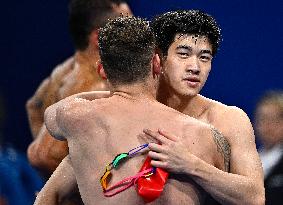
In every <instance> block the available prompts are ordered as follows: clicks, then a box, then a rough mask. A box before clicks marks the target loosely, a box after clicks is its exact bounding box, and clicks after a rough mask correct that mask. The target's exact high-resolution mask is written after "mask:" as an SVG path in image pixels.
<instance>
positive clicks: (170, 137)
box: [158, 129, 179, 142]
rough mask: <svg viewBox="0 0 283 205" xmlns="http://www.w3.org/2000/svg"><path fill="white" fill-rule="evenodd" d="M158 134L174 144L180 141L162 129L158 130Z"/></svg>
mask: <svg viewBox="0 0 283 205" xmlns="http://www.w3.org/2000/svg"><path fill="white" fill-rule="evenodd" d="M158 133H159V134H160V135H162V136H163V137H166V138H167V139H169V140H172V141H174V142H176V141H178V139H179V138H178V137H177V136H175V135H173V134H170V133H168V132H166V131H164V130H161V129H158Z"/></svg>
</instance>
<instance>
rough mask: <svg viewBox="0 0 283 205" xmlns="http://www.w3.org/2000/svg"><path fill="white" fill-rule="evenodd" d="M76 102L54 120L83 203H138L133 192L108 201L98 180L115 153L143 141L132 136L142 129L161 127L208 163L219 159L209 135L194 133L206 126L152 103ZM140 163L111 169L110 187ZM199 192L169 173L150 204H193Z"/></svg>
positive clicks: (118, 100)
mask: <svg viewBox="0 0 283 205" xmlns="http://www.w3.org/2000/svg"><path fill="white" fill-rule="evenodd" d="M78 101H79V103H77V102H76V100H75V102H73V103H72V104H71V105H68V106H66V107H65V108H63V109H62V111H63V113H62V118H61V119H62V120H59V121H60V122H61V125H60V126H61V128H62V129H63V130H64V131H65V133H66V135H68V145H69V151H70V156H71V159H72V163H73V167H74V170H75V173H76V176H77V180H78V184H79V187H80V188H81V194H82V196H83V198H84V200H85V203H90V202H91V201H92V200H94V199H96V201H97V200H99V201H100V203H99V204H104V203H107V204H111V203H113V204H114V203H116V202H117V200H118V198H119V201H121V200H122V201H123V200H125V199H127V200H126V201H125V202H124V203H123V204H127V203H128V204H133V203H137V204H143V202H142V200H141V199H140V198H139V197H137V194H136V193H135V190H134V189H130V190H127V191H125V192H123V193H121V194H119V195H117V196H115V197H113V198H105V197H104V196H103V194H102V189H101V187H100V185H99V178H100V177H101V176H102V174H103V172H104V167H105V165H106V164H108V163H109V162H111V161H112V160H113V158H114V157H115V156H116V155H117V154H119V153H122V152H127V151H129V150H130V149H131V148H133V147H136V146H138V145H140V144H143V143H145V141H144V139H142V138H140V137H138V136H139V134H140V133H142V130H143V129H144V128H149V129H154V130H156V129H157V128H160V129H166V130H168V131H169V132H173V133H176V136H183V137H184V139H185V142H186V144H187V146H188V149H189V150H190V151H191V152H192V153H193V154H195V155H196V156H198V157H200V158H201V159H203V160H204V161H206V162H208V163H210V164H212V165H215V164H216V161H217V160H215V159H218V160H219V158H221V155H220V154H219V153H218V152H217V146H216V145H215V144H214V141H213V137H212V134H211V135H208V136H209V137H206V138H202V136H201V134H200V132H199V130H200V129H199V128H201V129H207V130H209V127H208V126H207V125H205V124H202V123H200V122H198V121H196V120H195V119H193V118H189V117H187V116H185V115H183V114H181V113H179V112H177V111H175V110H173V109H171V108H168V107H166V106H164V105H162V104H160V103H157V102H156V101H153V100H140V101H136V100H131V99H123V98H122V97H118V96H113V97H111V98H109V99H101V100H96V101H92V102H90V101H82V100H78ZM85 119H87V120H85ZM206 136H207V135H206ZM144 159H145V156H144V155H138V156H136V157H134V158H131V159H129V160H128V161H127V163H126V164H124V165H121V166H120V167H121V168H119V171H115V170H114V171H113V177H112V180H111V183H112V184H114V183H115V182H117V181H119V180H120V179H123V178H125V177H127V176H132V175H135V174H136V173H137V172H138V171H139V169H140V167H141V165H142V163H143V160H144ZM220 160H222V161H223V159H220ZM111 183H110V185H111ZM82 185H83V186H82ZM180 190H182V191H180ZM200 192H201V189H200V188H199V187H198V186H197V185H196V184H195V183H193V182H192V181H191V180H188V179H185V178H182V177H181V176H173V175H172V176H171V178H170V179H169V181H168V183H167V184H166V187H165V190H164V193H163V195H162V196H161V197H160V198H159V199H158V200H156V201H155V202H153V204H164V203H166V204H176V201H175V199H174V197H177V198H178V200H179V201H180V204H181V201H191V202H192V204H197V202H196V201H199V200H200V199H201V198H200ZM173 201H174V202H173Z"/></svg>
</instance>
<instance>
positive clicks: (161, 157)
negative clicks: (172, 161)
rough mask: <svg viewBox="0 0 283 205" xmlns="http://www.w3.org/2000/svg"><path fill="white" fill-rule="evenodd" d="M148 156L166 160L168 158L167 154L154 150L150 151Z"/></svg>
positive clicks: (157, 159)
mask: <svg viewBox="0 0 283 205" xmlns="http://www.w3.org/2000/svg"><path fill="white" fill-rule="evenodd" d="M148 156H149V157H150V158H151V159H154V160H156V161H164V160H165V159H166V155H164V154H162V153H158V152H153V151H149V152H148Z"/></svg>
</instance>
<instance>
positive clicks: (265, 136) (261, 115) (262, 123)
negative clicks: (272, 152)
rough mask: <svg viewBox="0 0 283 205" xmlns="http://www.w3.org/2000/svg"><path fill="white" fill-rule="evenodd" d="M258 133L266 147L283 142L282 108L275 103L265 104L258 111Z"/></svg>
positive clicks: (256, 123) (256, 126) (256, 125)
mask: <svg viewBox="0 0 283 205" xmlns="http://www.w3.org/2000/svg"><path fill="white" fill-rule="evenodd" d="M255 116H256V122H255V128H256V131H257V133H258V135H259V137H260V138H261V140H262V141H263V143H264V144H265V145H266V146H270V147H271V146H273V145H275V144H277V143H280V142H282V141H283V117H282V116H280V107H279V106H278V105H276V104H273V103H264V104H262V105H260V106H259V107H258V108H257V111H256V115H255Z"/></svg>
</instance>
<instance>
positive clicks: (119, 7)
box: [113, 3, 133, 16]
mask: <svg viewBox="0 0 283 205" xmlns="http://www.w3.org/2000/svg"><path fill="white" fill-rule="evenodd" d="M113 9H114V11H115V12H117V13H118V14H122V15H123V16H132V15H133V13H132V11H131V9H130V7H129V5H128V4H127V3H120V4H113Z"/></svg>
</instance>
